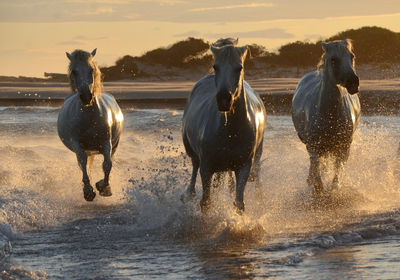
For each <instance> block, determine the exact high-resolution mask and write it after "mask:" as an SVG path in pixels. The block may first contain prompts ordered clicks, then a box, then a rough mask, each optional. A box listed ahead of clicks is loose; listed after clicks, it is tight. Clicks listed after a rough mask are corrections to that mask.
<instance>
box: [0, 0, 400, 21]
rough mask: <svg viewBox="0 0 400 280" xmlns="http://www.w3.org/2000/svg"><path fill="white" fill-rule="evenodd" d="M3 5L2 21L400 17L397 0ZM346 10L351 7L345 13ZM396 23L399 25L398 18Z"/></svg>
mask: <svg viewBox="0 0 400 280" xmlns="http://www.w3.org/2000/svg"><path fill="white" fill-rule="evenodd" d="M359 2H360V1H348V0H336V2H335V5H332V4H331V3H327V2H325V1H320V0H302V1H300V0H299V1H293V0H279V1H278V0H251V1H248V2H247V1H243V0H218V1H216V0H202V1H198V0H115V1H114V0H59V1H54V0H35V1H29V0H18V1H16V0H1V1H0V22H48V23H54V22H99V21H101V22H115V21H146V22H147V21H153V22H155V21H158V22H173V23H210V22H213V23H217V22H227V23H232V22H274V21H285V20H286V21H287V20H299V19H343V18H346V19H348V18H350V19H351V18H356V19H357V18H360V17H366V18H368V17H371V18H372V17H386V16H398V17H400V5H398V0H380V2H379V5H377V4H376V1H375V0H364V1H363V3H362V5H360V4H359ZM343 7H346V8H343ZM394 20H396V19H395V18H394Z"/></svg>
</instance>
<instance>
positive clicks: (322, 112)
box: [292, 40, 361, 195]
mask: <svg viewBox="0 0 400 280" xmlns="http://www.w3.org/2000/svg"><path fill="white" fill-rule="evenodd" d="M322 46H323V49H324V51H325V53H324V55H323V57H322V59H321V62H320V69H319V71H315V72H311V73H309V74H307V75H305V76H304V77H303V78H302V79H301V81H300V82H299V84H298V85H297V88H296V91H295V93H294V96H293V103H292V119H293V124H294V126H295V128H296V131H297V133H298V135H299V138H300V139H301V141H302V142H303V143H304V144H306V147H307V151H308V153H309V155H310V170H309V176H308V183H309V184H310V185H313V186H314V190H315V194H317V195H319V194H321V192H322V190H323V186H322V180H321V174H320V159H321V157H325V156H332V157H333V158H334V161H335V175H334V178H333V188H337V187H338V183H339V181H338V180H339V179H338V176H339V171H340V169H341V167H342V166H343V164H344V162H345V161H346V160H347V158H348V156H349V151H350V145H351V142H352V139H353V133H354V131H355V130H356V128H357V125H358V123H359V120H360V113H361V110H360V102H359V99H358V95H357V93H358V87H359V79H358V77H357V75H356V73H355V66H354V54H353V51H352V45H351V42H350V41H349V40H343V41H335V42H331V43H328V44H327V43H322Z"/></svg>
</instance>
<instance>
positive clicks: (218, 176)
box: [212, 172, 225, 189]
mask: <svg viewBox="0 0 400 280" xmlns="http://www.w3.org/2000/svg"><path fill="white" fill-rule="evenodd" d="M224 175H225V172H216V173H214V176H213V179H212V186H213V188H214V189H216V188H218V187H219V186H220V185H221V183H222V180H224V178H225V176H224Z"/></svg>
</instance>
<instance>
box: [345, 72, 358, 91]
mask: <svg viewBox="0 0 400 280" xmlns="http://www.w3.org/2000/svg"><path fill="white" fill-rule="evenodd" d="M344 87H345V88H346V89H347V91H348V92H349V93H350V94H356V93H357V92H359V87H360V80H359V78H358V77H357V76H355V77H354V79H351V80H348V81H347V82H346V84H345V86H344Z"/></svg>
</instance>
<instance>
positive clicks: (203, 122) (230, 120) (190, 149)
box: [182, 39, 266, 210]
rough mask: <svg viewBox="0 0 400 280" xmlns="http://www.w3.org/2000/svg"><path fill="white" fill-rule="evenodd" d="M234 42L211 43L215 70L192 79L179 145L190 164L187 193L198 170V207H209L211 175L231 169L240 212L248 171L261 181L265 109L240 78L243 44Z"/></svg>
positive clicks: (244, 55) (193, 182)
mask: <svg viewBox="0 0 400 280" xmlns="http://www.w3.org/2000/svg"><path fill="white" fill-rule="evenodd" d="M236 43H237V41H236V42H235V41H233V40H231V39H225V40H220V41H218V42H217V43H215V44H213V45H212V46H211V50H212V51H213V53H214V56H215V63H214V69H215V74H211V75H208V76H206V77H204V78H203V79H201V80H200V81H198V82H197V83H196V85H195V86H194V88H193V90H192V92H191V94H190V96H189V100H188V102H187V105H186V107H185V111H184V115H183V121H182V134H183V143H184V145H185V149H186V152H187V154H188V155H189V157H190V158H191V160H192V164H193V173H192V178H191V182H190V185H189V187H188V189H187V192H186V194H185V195H187V196H189V197H190V196H193V195H194V193H195V183H196V176H197V172H198V169H199V168H200V175H201V179H202V184H203V198H202V200H201V206H202V210H204V209H205V208H207V206H208V205H209V202H210V185H211V179H212V176H213V174H214V173H216V172H223V171H229V170H232V171H234V172H235V176H236V199H235V205H236V207H237V208H238V209H239V210H244V202H243V192H244V188H245V185H246V183H247V180H248V177H249V173H250V170H252V173H253V174H254V175H255V177H256V180H257V184H259V176H258V175H259V171H260V158H261V155H262V145H263V137H264V127H265V120H266V113H265V108H264V105H263V103H262V101H261V99H260V97H259V96H258V94H257V93H256V92H254V91H253V90H252V88H251V87H250V85H249V84H248V83H247V82H246V81H244V79H243V76H244V70H243V64H244V60H245V57H246V54H247V47H242V48H239V47H236V46H235V44H236Z"/></svg>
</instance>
